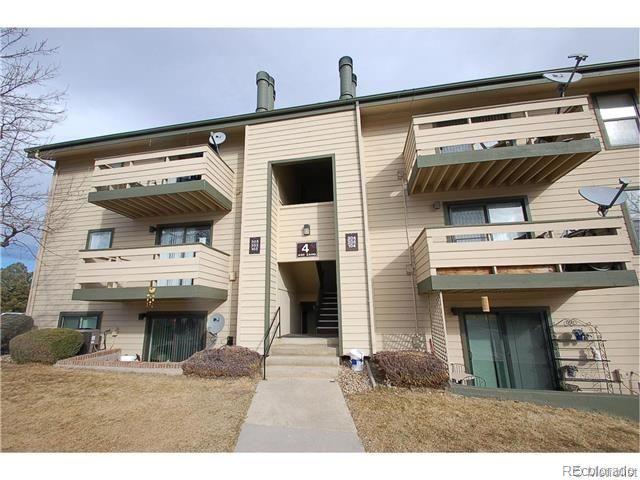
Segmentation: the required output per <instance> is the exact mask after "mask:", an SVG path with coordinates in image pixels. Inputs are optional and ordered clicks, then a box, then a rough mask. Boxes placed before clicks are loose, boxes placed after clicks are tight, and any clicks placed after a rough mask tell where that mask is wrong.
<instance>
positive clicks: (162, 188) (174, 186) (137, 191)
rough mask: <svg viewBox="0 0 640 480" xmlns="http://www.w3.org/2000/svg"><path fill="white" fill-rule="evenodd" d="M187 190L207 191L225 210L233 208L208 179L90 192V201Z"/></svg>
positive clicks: (148, 195)
mask: <svg viewBox="0 0 640 480" xmlns="http://www.w3.org/2000/svg"><path fill="white" fill-rule="evenodd" d="M187 192H205V193H206V194H207V195H208V196H210V197H211V198H212V199H213V200H214V201H215V202H216V203H217V204H218V205H220V206H221V207H222V208H224V209H225V210H231V206H232V203H231V200H230V199H229V198H227V197H226V196H225V195H224V194H222V193H221V192H220V191H218V190H217V189H216V188H215V187H213V186H212V185H211V184H210V183H209V182H207V181H206V180H192V181H190V182H177V183H165V184H163V185H148V186H142V187H131V188H123V189H116V190H103V191H100V192H89V197H88V201H89V203H100V202H108V201H111V200H125V199H127V198H140V197H152V196H158V195H171V194H176V193H187Z"/></svg>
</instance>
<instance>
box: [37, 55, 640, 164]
mask: <svg viewBox="0 0 640 480" xmlns="http://www.w3.org/2000/svg"><path fill="white" fill-rule="evenodd" d="M639 67H640V60H639V59H633V60H621V61H615V62H606V63H599V64H594V65H587V66H581V67H579V68H578V71H579V72H580V73H582V74H583V75H586V76H590V75H592V76H596V75H601V74H606V73H607V72H611V71H614V70H625V71H623V72H620V73H627V72H626V71H628V72H629V73H631V72H637V69H638V68H639ZM569 69H570V67H563V68H555V69H548V70H541V71H537V72H528V73H518V74H512V75H503V76H498V77H490V78H484V79H478V80H465V81H462V82H453V83H447V84H441V85H434V86H431V87H422V88H413V89H407V90H399V91H395V92H388V93H380V94H374V95H366V96H362V97H355V98H350V99H345V100H332V101H328V102H319V103H313V104H308V105H301V106H296V107H289V108H282V109H276V110H269V111H266V112H254V113H249V114H242V115H233V116H228V117H220V118H213V119H207V120H199V121H195V122H187V123H179V124H173V125H166V126H162V127H154V128H147V129H143V130H133V131H129V132H122V133H115V134H110V135H102V136H96V137H88V138H83V139H79V140H71V141H67V142H59V143H52V144H49V145H41V146H38V147H32V148H29V149H27V150H26V152H27V153H29V154H31V155H32V154H35V152H51V151H54V150H61V149H64V148H72V147H79V146H85V145H90V144H94V143H102V142H109V141H116V140H123V139H128V138H136V137H145V136H152V135H159V134H167V133H172V132H176V133H178V132H180V131H184V130H197V129H205V128H212V127H214V126H216V127H218V128H220V127H223V126H225V127H230V126H234V125H247V124H250V123H260V122H263V121H267V120H269V119H270V118H274V117H286V116H299V115H300V114H302V113H305V112H312V111H317V110H325V113H328V112H329V111H331V110H336V111H339V110H349V109H352V108H354V105H355V103H356V102H359V103H360V104H362V105H364V104H367V103H381V102H384V103H388V102H400V101H403V100H405V99H413V98H415V97H419V96H421V95H428V94H434V93H439V92H447V91H455V90H461V89H470V88H481V87H488V86H496V87H498V86H500V85H504V84H509V83H513V82H533V83H546V82H548V80H545V79H544V78H543V77H542V74H543V73H546V72H558V71H567V70H569Z"/></svg>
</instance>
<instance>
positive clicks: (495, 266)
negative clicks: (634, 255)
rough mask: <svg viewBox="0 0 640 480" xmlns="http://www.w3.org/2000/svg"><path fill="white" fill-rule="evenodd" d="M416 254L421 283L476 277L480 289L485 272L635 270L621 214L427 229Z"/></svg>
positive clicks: (415, 246) (416, 245)
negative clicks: (606, 216)
mask: <svg viewBox="0 0 640 480" xmlns="http://www.w3.org/2000/svg"><path fill="white" fill-rule="evenodd" d="M412 254H413V259H414V267H415V277H416V282H417V283H418V284H420V283H421V282H424V281H425V280H427V279H433V278H436V277H439V278H442V277H445V276H459V277H460V276H476V277H475V278H476V281H477V289H481V288H482V287H483V284H485V280H484V277H483V278H479V277H477V276H479V275H480V276H485V277H486V276H492V275H494V276H495V275H498V276H501V277H503V276H504V275H508V276H509V277H511V278H512V279H513V280H512V281H514V282H515V281H516V280H515V279H516V278H517V277H519V276H520V275H518V274H524V275H532V274H534V275H535V274H556V273H560V274H562V273H570V272H573V273H575V272H582V273H583V274H584V273H587V274H588V273H590V272H612V271H621V270H626V269H627V268H628V269H631V265H630V262H631V247H630V243H629V238H628V236H627V234H626V231H625V230H624V220H623V219H622V218H620V217H611V218H596V219H585V220H563V221H552V222H519V223H511V224H487V225H473V226H458V225H456V226H447V227H437V228H425V229H424V230H422V232H421V233H420V235H419V236H418V238H417V239H416V240H415V242H414V243H413V246H412ZM631 273H633V270H631V271H627V272H625V274H624V275H625V276H629V275H630V274H631ZM631 276H633V277H634V278H635V274H634V275H631ZM551 278H554V277H551ZM430 281H432V280H430ZM470 281H473V279H472V278H468V279H467V280H466V283H467V284H468V282H470ZM635 282H636V283H637V279H636V280H635Z"/></svg>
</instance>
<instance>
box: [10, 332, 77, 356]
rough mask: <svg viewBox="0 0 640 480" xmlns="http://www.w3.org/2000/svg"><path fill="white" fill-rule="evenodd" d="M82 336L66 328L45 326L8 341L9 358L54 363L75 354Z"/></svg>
mask: <svg viewBox="0 0 640 480" xmlns="http://www.w3.org/2000/svg"><path fill="white" fill-rule="evenodd" d="M83 343H84V337H83V336H82V334H81V333H80V332H78V331H76V330H71V329H68V328H45V329H42V330H32V331H30V332H27V333H23V334H22V335H18V336H17V337H15V338H13V339H12V340H11V341H10V342H9V352H10V353H11V359H12V360H14V361H15V362H16V363H27V362H38V363H49V364H53V363H56V362H57V361H58V360H62V359H63V358H69V357H73V356H74V355H76V354H77V353H78V352H79V351H80V348H81V347H82V344H83Z"/></svg>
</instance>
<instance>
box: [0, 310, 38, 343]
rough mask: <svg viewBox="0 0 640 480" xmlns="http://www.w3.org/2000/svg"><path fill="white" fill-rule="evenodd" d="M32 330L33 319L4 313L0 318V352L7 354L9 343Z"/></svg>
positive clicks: (17, 314)
mask: <svg viewBox="0 0 640 480" xmlns="http://www.w3.org/2000/svg"><path fill="white" fill-rule="evenodd" d="M32 329H33V318H31V317H30V316H29V315H24V314H22V313H5V314H4V315H2V316H1V317H0V351H1V352H2V353H8V352H9V341H10V340H11V339H12V338H13V337H17V336H18V335H20V334H21V333H26V332H28V331H29V330H32Z"/></svg>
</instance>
